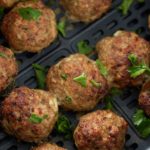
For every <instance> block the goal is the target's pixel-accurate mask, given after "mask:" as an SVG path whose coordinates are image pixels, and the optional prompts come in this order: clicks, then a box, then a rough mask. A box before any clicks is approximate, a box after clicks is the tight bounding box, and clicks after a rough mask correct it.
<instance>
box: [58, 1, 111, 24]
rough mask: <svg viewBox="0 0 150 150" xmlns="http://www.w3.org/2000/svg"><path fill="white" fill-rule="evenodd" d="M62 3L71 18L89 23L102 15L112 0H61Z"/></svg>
mask: <svg viewBox="0 0 150 150" xmlns="http://www.w3.org/2000/svg"><path fill="white" fill-rule="evenodd" d="M61 3H62V5H63V7H64V8H65V9H66V11H67V13H68V15H69V18H70V19H71V20H74V21H81V22H87V23H88V22H92V21H94V20H96V19H98V18H100V17H102V15H103V14H104V13H106V12H107V11H108V9H109V8H110V7H111V4H112V0H61Z"/></svg>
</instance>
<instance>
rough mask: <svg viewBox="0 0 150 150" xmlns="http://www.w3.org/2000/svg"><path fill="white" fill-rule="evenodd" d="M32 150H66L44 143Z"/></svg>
mask: <svg viewBox="0 0 150 150" xmlns="http://www.w3.org/2000/svg"><path fill="white" fill-rule="evenodd" d="M32 150H66V149H64V148H62V147H58V146H57V145H54V144H49V143H44V144H41V145H39V146H38V147H35V148H33V149H32Z"/></svg>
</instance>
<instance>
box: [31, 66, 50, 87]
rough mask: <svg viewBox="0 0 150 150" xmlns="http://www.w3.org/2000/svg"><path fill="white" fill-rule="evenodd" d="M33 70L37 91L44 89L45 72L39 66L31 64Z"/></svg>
mask: <svg viewBox="0 0 150 150" xmlns="http://www.w3.org/2000/svg"><path fill="white" fill-rule="evenodd" d="M32 67H33V68H34V71H35V75H36V79H37V84H38V88H39V89H45V79H46V73H47V70H46V69H45V68H44V67H42V66H41V65H39V64H32Z"/></svg>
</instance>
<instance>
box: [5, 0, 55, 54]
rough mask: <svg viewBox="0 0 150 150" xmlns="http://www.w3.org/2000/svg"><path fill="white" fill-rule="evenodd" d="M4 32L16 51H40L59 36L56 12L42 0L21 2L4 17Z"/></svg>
mask: <svg viewBox="0 0 150 150" xmlns="http://www.w3.org/2000/svg"><path fill="white" fill-rule="evenodd" d="M2 33H3V34H4V36H5V38H6V39H7V40H8V43H9V45H10V46H11V47H12V48H13V49H14V51H16V52H17V51H19V52H23V51H28V52H40V51H41V50H42V49H43V48H45V47H47V46H48V45H49V44H50V43H52V42H53V41H54V39H55V38H56V36H57V30H56V20H55V14H54V12H53V11H52V10H51V9H49V8H47V7H46V6H44V4H43V3H42V2H40V1H24V2H19V3H18V4H17V5H16V6H15V7H14V8H13V9H12V10H11V11H10V12H9V13H8V14H7V15H6V16H5V17H4V19H3V22H2Z"/></svg>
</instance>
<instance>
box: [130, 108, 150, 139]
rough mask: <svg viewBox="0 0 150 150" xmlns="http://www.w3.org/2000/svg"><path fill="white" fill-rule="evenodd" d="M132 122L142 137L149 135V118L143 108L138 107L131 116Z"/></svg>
mask: <svg viewBox="0 0 150 150" xmlns="http://www.w3.org/2000/svg"><path fill="white" fill-rule="evenodd" d="M132 121H133V124H134V125H135V127H136V129H137V130H138V132H139V133H140V135H141V136H142V137H143V138H147V137H148V136H149V135H150V119H149V118H148V117H146V116H145V113H144V111H143V110H141V109H138V110H137V111H136V112H135V114H134V115H133V118H132Z"/></svg>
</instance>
